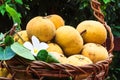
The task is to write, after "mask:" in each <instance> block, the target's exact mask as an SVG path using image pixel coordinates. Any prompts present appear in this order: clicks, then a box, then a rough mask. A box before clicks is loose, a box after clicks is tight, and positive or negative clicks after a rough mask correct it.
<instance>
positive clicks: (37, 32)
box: [26, 16, 56, 42]
mask: <svg viewBox="0 0 120 80" xmlns="http://www.w3.org/2000/svg"><path fill="white" fill-rule="evenodd" d="M26 31H27V34H28V37H29V38H31V37H32V36H33V35H34V36H36V37H37V38H38V39H39V40H40V41H43V42H47V41H50V40H52V39H53V37H54V36H55V31H56V29H55V26H54V24H53V23H52V22H51V21H50V20H49V19H47V18H45V17H41V16H37V17H34V18H32V19H31V20H30V21H29V22H28V23H27V26H26Z"/></svg>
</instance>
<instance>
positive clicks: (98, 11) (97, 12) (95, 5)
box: [90, 0, 114, 53]
mask: <svg viewBox="0 0 120 80" xmlns="http://www.w3.org/2000/svg"><path fill="white" fill-rule="evenodd" d="M90 2H91V8H92V9H93V14H94V16H95V17H96V18H97V19H98V21H99V22H101V23H102V24H103V25H104V26H105V28H106V29H107V31H108V33H109V38H110V49H109V50H108V52H109V53H112V51H113V49H114V37H113V34H112V31H111V28H110V27H109V26H108V25H107V23H106V22H105V20H104V14H103V13H102V12H101V9H100V5H101V4H100V2H98V0H91V1H90Z"/></svg>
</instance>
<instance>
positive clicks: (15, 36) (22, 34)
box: [13, 30, 29, 44]
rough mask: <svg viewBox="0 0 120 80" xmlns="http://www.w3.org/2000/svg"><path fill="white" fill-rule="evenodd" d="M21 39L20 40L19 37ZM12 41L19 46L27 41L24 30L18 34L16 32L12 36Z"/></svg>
mask: <svg viewBox="0 0 120 80" xmlns="http://www.w3.org/2000/svg"><path fill="white" fill-rule="evenodd" d="M19 36H20V37H21V38H22V39H21V38H20V37H19ZM13 37H14V40H15V41H16V42H18V43H20V44H23V43H24V42H25V41H29V38H28V35H27V32H26V30H21V31H19V32H17V33H16V34H14V36H13Z"/></svg>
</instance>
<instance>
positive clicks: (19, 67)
mask: <svg viewBox="0 0 120 80" xmlns="http://www.w3.org/2000/svg"><path fill="white" fill-rule="evenodd" d="M91 7H92V9H93V11H94V16H95V17H96V18H97V19H98V21H99V22H101V23H102V24H104V26H105V28H106V30H107V31H108V34H109V36H108V38H109V39H110V42H109V43H110V47H109V49H108V52H109V58H107V59H106V60H103V61H99V62H97V63H95V64H89V65H85V66H72V65H69V64H58V63H51V64H50V63H46V62H43V61H31V62H28V61H26V60H25V59H23V58H20V57H18V56H17V57H15V58H13V59H11V60H9V61H6V62H7V65H2V66H3V67H6V68H7V69H8V71H9V72H10V73H11V74H12V78H11V79H8V78H4V77H1V78H0V80H49V79H50V78H51V80H54V79H53V77H54V78H57V80H68V77H72V78H73V80H80V78H81V75H82V76H85V74H86V75H89V76H87V78H86V80H104V79H105V77H106V75H107V74H108V69H109V64H110V63H111V62H112V57H113V55H112V51H113V48H114V43H113V41H114V37H113V34H112V32H111V29H110V27H109V26H108V25H107V24H106V22H105V21H104V15H103V14H102V12H101V9H100V3H99V2H98V0H91ZM105 44H106V43H105ZM105 47H107V46H106V45H105ZM48 78H49V79H48Z"/></svg>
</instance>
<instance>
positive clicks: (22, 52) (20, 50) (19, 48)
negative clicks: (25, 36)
mask: <svg viewBox="0 0 120 80" xmlns="http://www.w3.org/2000/svg"><path fill="white" fill-rule="evenodd" d="M11 49H12V50H13V51H14V52H15V53H16V54H17V55H19V56H21V57H23V58H26V59H29V60H35V57H34V56H33V55H32V53H31V51H30V50H28V49H27V48H25V47H24V46H23V45H21V44H19V43H18V42H15V43H13V44H12V45H11Z"/></svg>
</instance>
